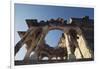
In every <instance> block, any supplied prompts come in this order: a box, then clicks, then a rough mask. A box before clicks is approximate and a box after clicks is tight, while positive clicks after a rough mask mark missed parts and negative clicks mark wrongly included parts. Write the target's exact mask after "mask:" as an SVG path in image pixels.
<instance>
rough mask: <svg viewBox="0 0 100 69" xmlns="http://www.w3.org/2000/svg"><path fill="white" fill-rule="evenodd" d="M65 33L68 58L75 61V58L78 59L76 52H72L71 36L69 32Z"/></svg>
mask: <svg viewBox="0 0 100 69" xmlns="http://www.w3.org/2000/svg"><path fill="white" fill-rule="evenodd" d="M64 35H65V41H66V42H65V43H66V47H67V52H68V60H70V61H73V60H75V59H76V57H75V55H74V54H72V52H71V48H70V46H69V45H70V41H69V40H70V37H69V34H68V33H67V34H66V33H64Z"/></svg>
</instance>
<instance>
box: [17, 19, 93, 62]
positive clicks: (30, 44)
mask: <svg viewBox="0 0 100 69" xmlns="http://www.w3.org/2000/svg"><path fill="white" fill-rule="evenodd" d="M26 22H27V25H28V27H29V29H28V30H27V31H18V33H19V35H20V37H21V40H20V41H19V42H18V43H17V44H16V46H15V55H16V53H17V52H18V51H19V50H20V48H21V47H22V46H23V44H26V45H27V48H26V49H27V53H26V55H25V58H24V62H25V63H28V60H29V56H30V53H31V52H32V51H33V50H34V52H35V58H36V59H37V53H36V51H38V50H37V49H38V46H39V45H42V44H43V43H44V38H45V35H46V34H47V33H48V31H49V30H53V29H60V30H63V31H64V37H65V46H66V48H67V52H68V60H75V59H76V56H77V55H75V54H74V52H75V50H76V49H78V53H79V54H80V58H93V53H92V52H90V51H91V49H90V48H89V47H88V46H87V41H86V40H85V37H84V34H83V30H82V29H81V28H80V26H78V25H76V24H66V23H64V21H63V20H62V19H60V18H59V19H57V20H53V21H52V20H48V21H47V22H45V21H40V22H37V20H30V19H28V20H26ZM41 22H42V23H41ZM57 23H58V24H57ZM60 23H61V24H60ZM74 32H75V33H74ZM73 33H74V35H73ZM77 37H78V38H79V39H80V38H81V39H82V40H83V41H84V43H83V46H81V45H80V42H79V41H78V39H77ZM83 49H84V50H85V51H86V52H84V50H83Z"/></svg>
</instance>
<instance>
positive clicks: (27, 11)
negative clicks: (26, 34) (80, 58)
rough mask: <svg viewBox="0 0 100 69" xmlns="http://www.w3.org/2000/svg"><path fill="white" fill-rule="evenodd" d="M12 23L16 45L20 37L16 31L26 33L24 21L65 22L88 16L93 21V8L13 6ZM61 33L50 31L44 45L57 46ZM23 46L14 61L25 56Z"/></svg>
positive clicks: (59, 31)
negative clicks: (13, 23) (62, 19)
mask: <svg viewBox="0 0 100 69" xmlns="http://www.w3.org/2000/svg"><path fill="white" fill-rule="evenodd" d="M14 15H15V16H14V21H15V43H14V44H16V43H17V42H18V41H19V40H20V37H19V35H18V33H17V31H26V30H27V29H28V27H27V24H26V22H25V19H38V21H40V20H44V21H46V20H49V19H51V18H55V19H56V18H58V17H61V18H64V19H65V20H68V19H70V18H71V17H75V18H82V17H84V16H89V18H90V19H94V9H93V8H83V7H64V6H48V5H45V6H44V5H31V4H17V3H16V4H15V5H14ZM62 33H63V31H61V30H53V31H52V30H51V31H49V32H48V34H47V35H46V37H45V40H46V43H47V44H49V45H50V46H52V47H55V46H57V43H58V41H59V38H60V37H61V34H62ZM25 53H26V49H25V46H24V47H22V48H21V50H20V51H19V52H18V54H17V55H16V57H15V60H22V59H23V58H24V56H25Z"/></svg>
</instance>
